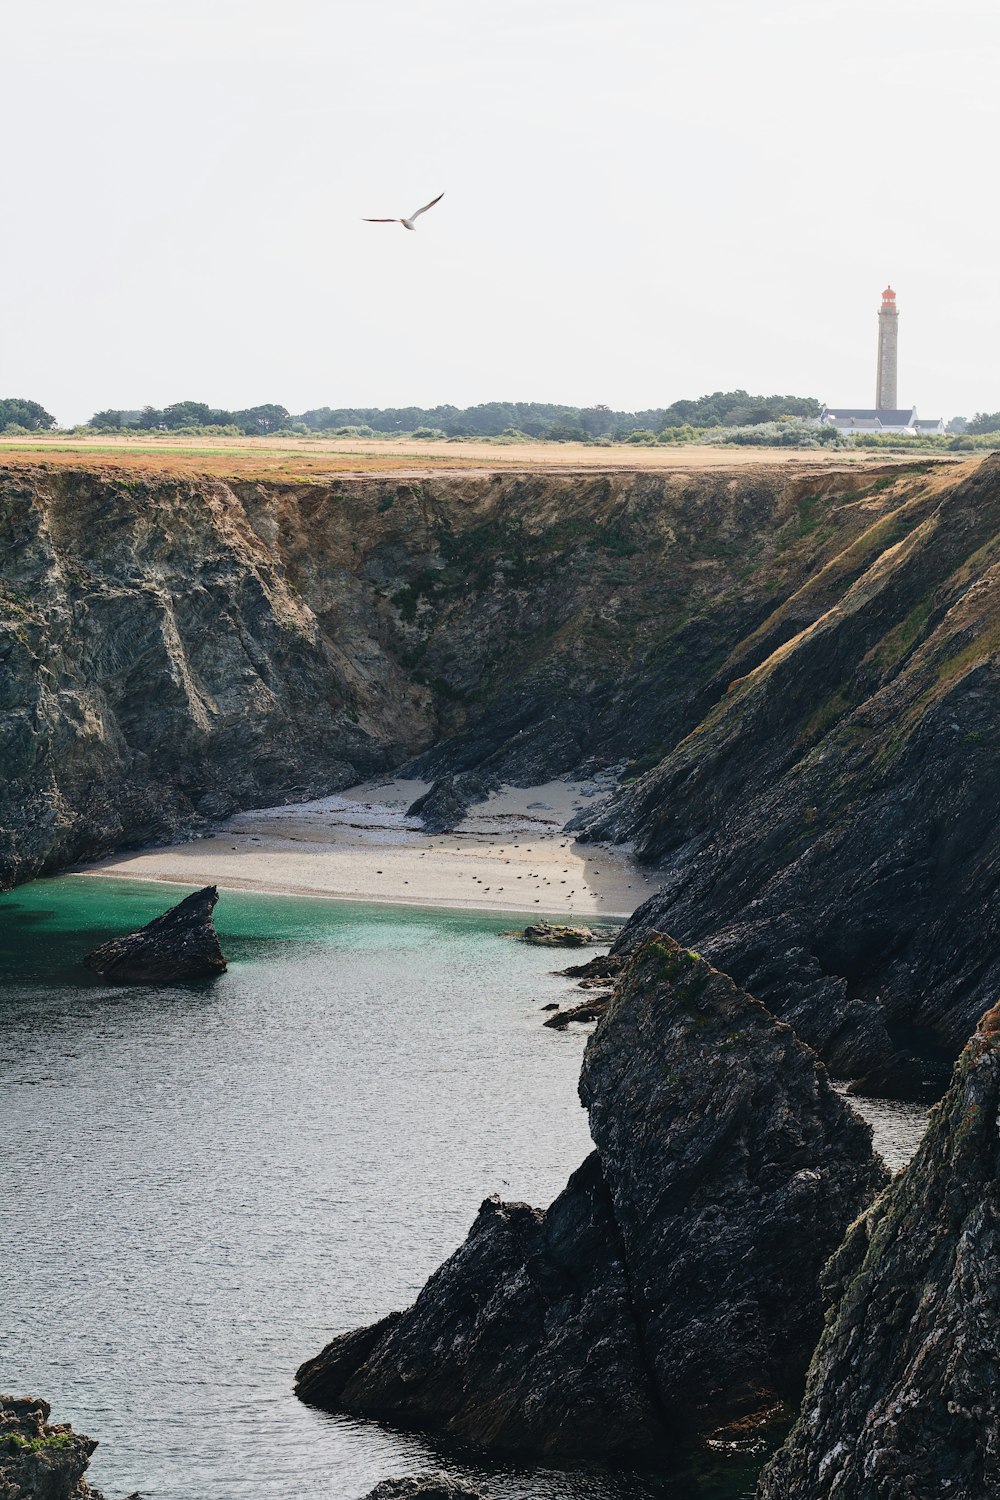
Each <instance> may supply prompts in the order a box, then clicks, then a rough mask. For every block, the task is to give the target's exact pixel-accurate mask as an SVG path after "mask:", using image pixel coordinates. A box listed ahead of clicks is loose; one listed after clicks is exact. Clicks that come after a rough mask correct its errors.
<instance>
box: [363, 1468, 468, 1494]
mask: <svg viewBox="0 0 1000 1500" xmlns="http://www.w3.org/2000/svg"><path fill="white" fill-rule="evenodd" d="M365 1500H488V1497H487V1495H486V1491H485V1490H480V1489H473V1487H472V1486H471V1485H469V1484H465V1483H464V1482H463V1481H462V1480H460V1479H452V1477H451V1475H450V1474H442V1473H433V1474H414V1475H412V1476H407V1477H406V1478H405V1479H383V1481H382V1483H381V1484H377V1485H376V1486H375V1488H374V1489H373V1490H370V1491H369V1492H368V1494H367V1495H366V1496H365Z"/></svg>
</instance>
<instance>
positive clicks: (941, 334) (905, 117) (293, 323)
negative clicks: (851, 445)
mask: <svg viewBox="0 0 1000 1500" xmlns="http://www.w3.org/2000/svg"><path fill="white" fill-rule="evenodd" d="M998 76H1000V7H998V6H997V5H996V3H995V0H949V3H948V4H947V5H945V3H944V0H808V3H802V0H614V3H612V0H350V3H347V0H281V3H280V4H276V3H274V0H31V3H30V4H27V3H25V0H0V130H2V139H3V140H4V142H5V145H6V150H5V156H6V162H7V166H6V170H5V173H4V179H5V180H4V191H3V195H2V200H0V204H2V207H0V212H2V215H3V230H2V233H0V396H7V395H17V396H26V397H29V398H31V399H33V400H37V401H41V402H42V404H43V405H44V406H46V407H47V408H48V410H49V411H51V412H53V413H54V414H55V416H56V417H57V418H58V420H59V421H60V422H61V423H63V424H69V423H73V422H77V421H82V420H85V419H86V418H87V417H88V416H90V414H91V413H92V412H93V411H95V410H96V409H99V408H103V407H108V406H113V407H126V408H130V407H137V406H141V405H144V404H147V403H149V404H152V405H154V406H161V405H165V404H167V403H169V402H171V401H177V400H181V399H192V400H202V401H207V402H209V403H211V404H212V405H217V406H222V407H227V408H239V407H244V406H248V405H255V404H258V403H261V402H265V401H276V402H280V403H281V404H283V405H284V406H286V407H288V408H289V410H291V411H293V412H298V411H303V410H306V409H308V408H311V407H316V406H327V405H328V406H335V407H336V406H354V405H362V406H365V405H372V406H393V405H410V404H414V405H420V406H432V405H436V404H438V403H440V402H450V403H453V404H455V405H458V406H464V405H469V404H472V403H475V402H478V401H488V400H525V401H531V400H533V401H558V402H565V403H568V404H571V405H592V404H595V403H598V402H603V403H605V404H607V405H609V406H612V407H615V408H620V409H625V410H636V409H641V408H645V407H653V406H666V405H668V404H669V403H670V402H671V401H674V400H676V399H678V398H679V397H682V396H698V395H700V394H703V393H704V392H707V391H712V390H717V389H730V388H738V387H743V388H746V389H748V390H750V391H752V392H762V393H765V394H769V393H772V392H783V393H789V392H790V393H795V394H801V395H814V396H816V397H818V398H819V399H820V400H823V401H826V402H828V403H830V404H831V405H864V406H867V405H871V404H873V402H874V383H875V352H876V312H877V308H878V304H879V300H880V293H881V291H882V288H883V287H884V286H885V285H886V284H887V282H891V284H892V285H893V286H894V287H895V288H896V291H897V295H898V302H899V308H900V325H899V328H900V355H899V398H900V402H901V403H902V404H906V405H909V404H911V403H912V404H915V405H916V406H917V408H918V411H919V412H920V414H921V415H922V416H944V417H951V416H954V415H957V414H962V415H966V416H968V415H971V414H972V412H974V411H976V410H989V411H993V410H997V409H1000V359H998V358H997V350H998V347H1000V273H998V267H1000V255H998V233H1000V222H998V221H1000V209H998V206H997V197H996V180H997V175H996V153H997V132H998V125H1000V90H998V89H997V87H996V79H997V77H998ZM442 191H443V192H444V194H445V197H444V199H443V201H442V202H441V203H440V204H439V205H438V206H437V207H436V208H434V209H433V210H432V211H431V212H430V213H428V214H427V215H426V216H425V217H423V218H422V219H421V220H420V221H419V226H418V230H417V233H416V234H410V233H407V231H406V230H404V229H403V228H402V227H401V226H399V225H395V224H364V223H362V217H363V216H364V215H382V214H387V215H391V214H400V215H402V214H406V213H409V212H411V211H412V210H413V209H414V208H416V207H417V206H418V205H419V204H421V203H424V202H426V201H427V200H428V199H429V198H431V197H433V196H434V195H435V194H437V193H440V192H442Z"/></svg>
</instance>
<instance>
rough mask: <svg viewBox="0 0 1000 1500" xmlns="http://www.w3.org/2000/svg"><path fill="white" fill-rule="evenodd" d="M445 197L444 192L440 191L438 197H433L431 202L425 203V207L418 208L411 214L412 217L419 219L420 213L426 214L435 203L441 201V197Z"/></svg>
mask: <svg viewBox="0 0 1000 1500" xmlns="http://www.w3.org/2000/svg"><path fill="white" fill-rule="evenodd" d="M443 197H444V193H438V195H437V197H436V198H432V199H431V201H430V202H429V203H425V204H424V206H423V208H418V209H417V211H416V213H415V214H411V215H410V218H411V219H419V218H420V215H421V214H425V213H426V212H427V210H428V209H429V208H433V207H434V205H435V203H440V202H441V199H442V198H443Z"/></svg>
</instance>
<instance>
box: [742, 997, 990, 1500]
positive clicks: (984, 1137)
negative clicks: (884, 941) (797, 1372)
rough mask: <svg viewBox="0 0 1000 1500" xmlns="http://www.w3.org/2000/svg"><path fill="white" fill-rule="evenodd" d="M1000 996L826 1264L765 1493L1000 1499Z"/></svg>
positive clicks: (859, 1499)
mask: <svg viewBox="0 0 1000 1500" xmlns="http://www.w3.org/2000/svg"><path fill="white" fill-rule="evenodd" d="M998 1125H1000V1006H997V1007H995V1008H994V1009H993V1010H991V1011H989V1012H987V1014H986V1015H985V1016H984V1017H983V1019H982V1021H981V1022H980V1025H979V1029H978V1031H977V1032H976V1035H975V1036H974V1037H973V1039H972V1041H971V1042H970V1043H969V1044H968V1046H967V1047H966V1049H965V1051H964V1052H963V1053H962V1056H961V1057H960V1058H959V1060H958V1063H957V1064H956V1066H955V1072H954V1076H953V1079H952V1083H951V1087H950V1088H949V1090H948V1092H947V1094H946V1095H945V1097H944V1099H943V1100H942V1101H941V1103H940V1104H939V1105H938V1106H937V1107H936V1109H935V1110H934V1111H933V1112H932V1115H931V1122H930V1125H929V1127H928V1130H927V1134H926V1135H925V1136H924V1139H923V1142H922V1143H921V1145H920V1147H919V1149H918V1151H917V1153H916V1155H915V1156H914V1157H913V1160H912V1161H911V1162H910V1164H909V1166H908V1167H906V1168H905V1170H904V1171H903V1172H901V1173H900V1175H899V1176H898V1177H897V1178H896V1179H895V1181H894V1182H893V1183H892V1185H891V1187H889V1188H888V1189H887V1190H886V1191H885V1192H884V1193H883V1194H882V1196H881V1197H880V1198H879V1199H878V1200H877V1201H876V1202H875V1203H874V1204H873V1206H872V1207H871V1208H870V1209H869V1211H868V1212H867V1214H865V1215H864V1216H863V1217H862V1218H861V1219H860V1220H859V1221H858V1222H857V1224H855V1225H854V1226H853V1227H852V1229H851V1231H850V1233H849V1234H848V1236H847V1238H846V1240H845V1241H844V1244H843V1246H842V1247H841V1248H840V1250H839V1251H838V1252H837V1254H836V1255H835V1256H834V1258H833V1259H832V1260H831V1262H830V1264H829V1265H828V1267H827V1268H826V1271H825V1273H824V1278H823V1280H824V1288H825V1291H826V1294H827V1298H828V1301H829V1304H830V1308H829V1313H828V1316H827V1323H826V1329H825V1331H824V1334H823V1338H822V1340H821V1342H820V1344H819V1347H818V1349H817V1350H816V1354H815V1357H814V1359H813V1362H812V1366H811V1368H810V1371H809V1380H808V1385H807V1388H806V1394H805V1398H804V1400H803V1403H802V1410H801V1413H800V1416H799V1420H798V1424H797V1425H796V1427H795V1428H794V1429H793V1431H792V1433H791V1435H790V1436H789V1438H788V1441H787V1443H786V1444H785V1446H784V1447H783V1448H782V1449H781V1450H780V1452H779V1453H778V1454H777V1455H776V1456H775V1457H774V1458H773V1459H772V1461H771V1463H770V1464H769V1466H768V1468H767V1469H766V1470H765V1471H764V1474H763V1476H762V1478H761V1482H760V1488H759V1490H758V1495H759V1500H833V1497H835V1500H875V1497H878V1500H932V1497H933V1500H938V1497H940V1496H949V1497H951V1500H990V1497H996V1496H998V1495H1000V1386H998V1383H997V1362H998V1352H1000V1348H998V1333H997V1330H998V1328H1000V1191H998V1183H1000V1143H998V1141H1000V1137H998Z"/></svg>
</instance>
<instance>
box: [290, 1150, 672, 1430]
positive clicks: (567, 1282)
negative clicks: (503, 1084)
mask: <svg viewBox="0 0 1000 1500" xmlns="http://www.w3.org/2000/svg"><path fill="white" fill-rule="evenodd" d="M296 1394H297V1395H299V1396H300V1397H301V1398H302V1399H303V1400H304V1401H308V1402H310V1403H311V1404H313V1405H317V1406H323V1407H325V1408H327V1409H329V1410H333V1411H354V1412H359V1413H364V1414H365V1415H369V1416H379V1417H383V1418H386V1419H389V1420H392V1421H394V1422H398V1423H400V1424H402V1425H404V1426H410V1427H418V1428H434V1429H437V1430H439V1431H442V1432H444V1433H445V1434H447V1435H448V1436H449V1437H451V1438H455V1439H460V1440H462V1441H464V1442H471V1443H477V1444H479V1445H481V1446H482V1447H490V1448H494V1449H496V1450H498V1451H507V1452H525V1451H527V1452H534V1453H538V1454H548V1455H552V1456H563V1457H570V1456H577V1457H580V1458H586V1457H592V1456H596V1455H611V1454H630V1455H636V1454H648V1453H649V1452H651V1451H652V1450H653V1449H654V1448H655V1447H656V1445H657V1444H658V1443H659V1442H660V1441H662V1438H663V1428H662V1423H661V1419H660V1414H659V1412H658V1410H657V1408H656V1404H655V1398H654V1396H653V1393H652V1391H651V1390H650V1388H649V1385H648V1381H647V1379H646V1372H645V1367H644V1362H643V1356H642V1352H641V1341H640V1338H639V1333H638V1330H637V1328H636V1325H635V1322H634V1319H633V1316H632V1307H631V1299H630V1295H629V1290H628V1287H627V1284H626V1277H625V1269H624V1266H623V1263H622V1248H621V1241H620V1239H619V1237H618V1233H617V1230H616V1228H615V1223H614V1218H613V1216H612V1212H611V1204H610V1199H609V1197H608V1191H607V1188H606V1186H605V1184H604V1181H603V1178H602V1176H601V1170H600V1164H599V1162H598V1160H597V1157H596V1155H593V1156H590V1157H589V1158H588V1159H587V1161H586V1162H585V1163H584V1164H583V1166H582V1167H581V1168H580V1169H579V1171H577V1172H576V1173H574V1175H573V1176H572V1177H571V1178H570V1181H569V1183H568V1185H567V1187H566V1188H565V1190H564V1191H563V1192H562V1193H561V1194H560V1195H559V1197H558V1198H557V1199H556V1200H555V1202H554V1203H553V1204H552V1206H551V1208H549V1209H548V1210H542V1209H537V1208H529V1207H528V1206H527V1205H526V1204H523V1203H501V1202H500V1201H499V1200H498V1199H496V1198H488V1199H487V1200H486V1202H485V1203H484V1204H483V1206H482V1208H481V1209H480V1211H479V1216H478V1218H477V1219H476V1221H475V1223H474V1224H473V1226H472V1229H471V1231H470V1233H469V1237H468V1239H467V1240H466V1241H465V1243H464V1244H463V1245H462V1246H461V1248H460V1249H458V1250H457V1251H456V1252H455V1254H454V1255H453V1256H452V1257H451V1259H450V1260H448V1261H446V1262H445V1263H444V1265H443V1266H442V1267H441V1268H440V1270H438V1271H436V1272H435V1274H434V1275H433V1276H432V1277H431V1279H430V1281H429V1282H428V1283H427V1285H426V1287H425V1288H424V1290H423V1291H422V1292H421V1294H420V1296H419V1297H418V1298H417V1301H416V1303H415V1304H414V1306H413V1307H411V1308H410V1309H409V1310H408V1311H407V1312H405V1313H403V1314H402V1315H400V1314H395V1315H394V1316H393V1317H392V1318H390V1319H385V1320H383V1322H382V1323H381V1324H376V1325H375V1327H374V1328H373V1329H371V1330H362V1331H361V1332H360V1333H348V1334H344V1335H342V1336H341V1338H339V1339H334V1341H333V1342H332V1343H331V1344H330V1345H328V1347H327V1348H326V1349H325V1350H324V1351H323V1353H322V1354H320V1355H319V1357H318V1358H317V1359H314V1360H310V1361H309V1362H308V1363H307V1364H305V1365H303V1366H302V1368H301V1369H300V1370H299V1372H298V1375H297V1385H296Z"/></svg>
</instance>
